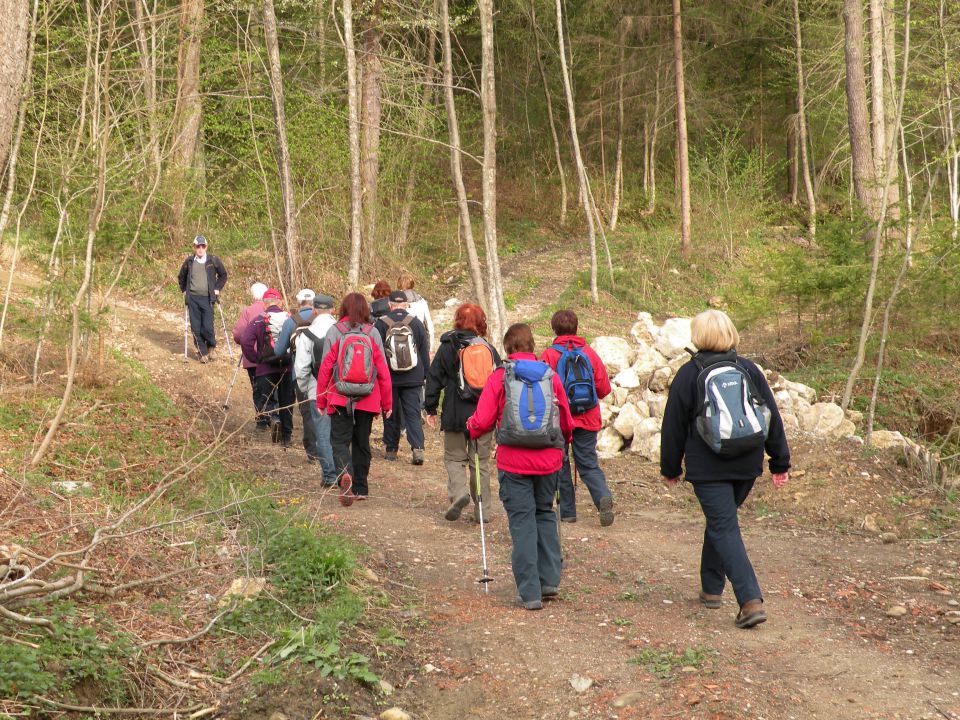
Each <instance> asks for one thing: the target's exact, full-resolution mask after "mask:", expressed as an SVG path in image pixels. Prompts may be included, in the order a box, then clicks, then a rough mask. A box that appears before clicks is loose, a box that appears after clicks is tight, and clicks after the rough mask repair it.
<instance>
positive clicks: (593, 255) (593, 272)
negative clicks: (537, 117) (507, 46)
mask: <svg viewBox="0 0 960 720" xmlns="http://www.w3.org/2000/svg"><path fill="white" fill-rule="evenodd" d="M556 6H557V41H558V43H559V47H560V72H561V74H562V76H563V89H564V92H565V93H566V98H567V119H568V120H569V124H570V144H571V146H572V147H573V159H574V162H575V163H576V166H577V181H578V182H579V187H580V206H581V208H582V209H583V214H584V215H586V218H587V238H588V240H589V243H590V298H591V299H592V300H593V302H595V303H596V302H599V301H600V293H599V291H598V290H597V230H596V227H595V223H596V220H595V217H594V210H593V207H592V206H591V194H590V191H589V189H588V185H589V180H588V179H587V170H586V168H585V167H584V164H583V156H582V155H581V153H580V135H579V133H578V131H577V111H576V108H575V106H574V104H573V86H572V84H571V82H570V71H569V69H568V67H567V49H566V42H565V40H564V34H563V2H562V0H557V2H556Z"/></svg>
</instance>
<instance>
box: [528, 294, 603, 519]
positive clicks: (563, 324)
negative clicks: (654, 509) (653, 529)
mask: <svg viewBox="0 0 960 720" xmlns="http://www.w3.org/2000/svg"><path fill="white" fill-rule="evenodd" d="M578 324H579V320H578V319H577V315H576V313H575V312H573V310H560V311H558V312H555V313H554V314H553V317H552V318H551V319H550V326H551V327H552V328H553V332H554V334H555V335H556V337H555V338H554V339H553V344H552V345H551V346H550V347H548V348H547V349H546V350H544V351H543V352H542V353H541V354H540V359H541V360H543V361H544V362H545V363H547V365H549V366H550V367H551V368H552V369H553V371H554V372H555V373H557V375H559V377H560V382H562V383H563V387H564V389H565V390H566V393H567V400H568V401H569V402H570V414H571V415H573V442H572V443H571V447H570V448H567V450H568V452H565V453H564V454H563V469H562V470H561V471H560V481H559V482H560V488H559V489H560V520H562V521H563V522H576V521H577V497H576V488H574V486H573V483H572V482H571V478H570V455H569V450H570V449H571V448H572V450H573V462H574V463H576V470H577V472H578V473H579V474H580V477H581V478H582V479H583V484H584V485H586V486H587V490H589V491H590V498H591V499H592V500H593V504H594V505H596V506H597V510H598V511H599V513H600V525H601V526H603V527H607V526H608V525H612V524H613V495H612V494H611V493H610V488H609V487H608V486H607V478H606V476H605V475H604V474H603V470H601V469H600V461H599V459H598V458H597V433H598V432H600V428H601V427H602V426H603V422H602V420H601V419H600V400H602V399H603V398H605V397H606V396H607V395H609V394H610V378H609V377H607V368H606V366H605V365H604V364H603V360H601V359H600V356H599V355H597V353H596V352H594V350H593V348H592V347H590V346H589V345H587V341H586V340H584V339H583V338H582V337H580V336H579V335H577V326H578Z"/></svg>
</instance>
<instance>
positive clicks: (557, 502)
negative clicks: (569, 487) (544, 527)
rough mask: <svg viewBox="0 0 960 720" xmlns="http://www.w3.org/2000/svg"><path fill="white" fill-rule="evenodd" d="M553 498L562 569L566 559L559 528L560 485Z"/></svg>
mask: <svg viewBox="0 0 960 720" xmlns="http://www.w3.org/2000/svg"><path fill="white" fill-rule="evenodd" d="M553 500H554V509H555V511H556V512H555V513H554V515H555V516H556V518H557V539H558V540H559V541H560V568H561V569H563V568H565V567H566V566H567V561H566V560H564V558H563V530H561V529H560V526H561V525H562V523H561V522H560V487H559V485H558V486H557V491H556V492H555V493H554V494H553Z"/></svg>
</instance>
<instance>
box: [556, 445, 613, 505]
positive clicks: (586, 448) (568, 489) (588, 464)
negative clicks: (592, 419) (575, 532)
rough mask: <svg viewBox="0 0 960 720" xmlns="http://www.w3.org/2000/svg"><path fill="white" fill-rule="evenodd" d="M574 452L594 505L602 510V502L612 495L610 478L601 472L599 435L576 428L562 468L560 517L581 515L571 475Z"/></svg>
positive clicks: (580, 475)
mask: <svg viewBox="0 0 960 720" xmlns="http://www.w3.org/2000/svg"><path fill="white" fill-rule="evenodd" d="M570 450H572V451H573V461H574V462H575V463H576V464H577V475H578V476H579V477H580V479H581V480H582V481H583V484H584V485H586V486H587V490H589V491H590V498H591V499H592V500H593V504H594V505H596V506H597V508H599V507H600V499H601V498H605V497H607V495H610V488H609V487H607V477H606V475H604V474H603V470H601V469H600V461H599V459H597V433H596V432H595V431H593V430H584V429H583V428H574V429H573V442H571V443H570V447H568V448H567V452H565V453H564V455H563V467H562V468H561V469H560V481H559V483H560V488H559V489H560V517H576V516H577V496H576V490H575V488H574V487H573V482H572V480H571V473H570Z"/></svg>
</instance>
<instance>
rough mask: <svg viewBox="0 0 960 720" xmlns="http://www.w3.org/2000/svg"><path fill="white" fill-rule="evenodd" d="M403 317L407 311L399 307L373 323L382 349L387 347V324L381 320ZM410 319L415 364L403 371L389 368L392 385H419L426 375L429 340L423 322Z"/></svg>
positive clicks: (395, 319) (428, 358) (388, 362)
mask: <svg viewBox="0 0 960 720" xmlns="http://www.w3.org/2000/svg"><path fill="white" fill-rule="evenodd" d="M405 317H407V311H406V310H403V309H402V308H401V309H398V310H394V311H392V312H389V313H387V314H386V315H384V316H383V317H382V318H380V319H379V320H377V322H376V323H375V324H374V326H373V327H374V328H376V330H377V332H378V333H380V337H382V338H383V349H384V351H386V349H387V329H388V328H387V324H386V323H385V322H384V321H383V320H384V318H390V319H391V320H394V321H396V322H400V321H401V320H403V319H404V318H405ZM411 320H412V322H411V323H410V330H411V331H413V341H414V343H416V346H417V366H416V367H415V368H413V369H412V370H407V371H405V372H394V371H393V370H392V369H391V370H390V380H391V381H392V382H393V386H394V387H420V386H421V385H423V382H424V380H425V379H426V377H427V367H428V365H427V363H429V362H430V341H429V340H428V339H427V329H426V328H425V327H424V326H423V323H422V322H420V321H419V320H417V319H416V318H411ZM389 364H390V361H389V360H387V365H389Z"/></svg>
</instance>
